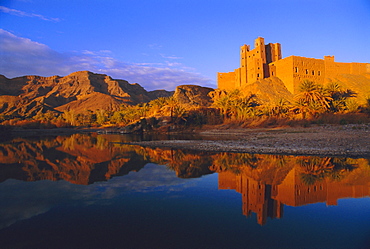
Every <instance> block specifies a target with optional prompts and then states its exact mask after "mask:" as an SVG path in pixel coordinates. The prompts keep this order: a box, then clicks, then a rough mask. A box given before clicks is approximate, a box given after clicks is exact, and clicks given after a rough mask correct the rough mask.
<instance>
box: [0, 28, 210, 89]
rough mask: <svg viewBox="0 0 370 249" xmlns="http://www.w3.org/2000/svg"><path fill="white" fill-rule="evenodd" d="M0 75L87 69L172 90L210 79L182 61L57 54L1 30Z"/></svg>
mask: <svg viewBox="0 0 370 249" xmlns="http://www.w3.org/2000/svg"><path fill="white" fill-rule="evenodd" d="M0 55H1V58H2V59H1V61H0V74H3V75H5V76H6V77H9V78H13V77H18V76H23V75H41V76H52V75H61V76H63V75H68V74H70V73H72V72H75V71H81V70H88V71H92V72H95V73H103V74H107V75H109V76H111V77H112V78H115V79H124V80H127V81H129V82H130V83H139V84H140V85H141V86H143V87H144V88H145V89H147V90H156V89H166V90H174V89H175V87H176V86H178V85H183V84H195V85H201V86H211V84H212V80H211V79H209V78H206V77H204V76H202V75H200V74H199V73H196V72H195V70H194V69H191V68H188V67H185V66H184V65H182V64H181V63H177V62H168V61H165V62H163V63H150V62H143V63H126V62H123V61H119V60H117V59H115V58H114V57H113V56H112V53H111V51H109V50H100V51H88V50H84V51H81V52H69V53H60V52H57V51H54V50H52V49H51V48H49V47H48V46H47V45H45V44H41V43H38V42H35V41H32V40H30V39H27V38H23V37H18V36H16V35H14V34H12V33H10V32H8V31H5V30H2V29H0Z"/></svg>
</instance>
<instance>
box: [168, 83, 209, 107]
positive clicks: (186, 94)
mask: <svg viewBox="0 0 370 249" xmlns="http://www.w3.org/2000/svg"><path fill="white" fill-rule="evenodd" d="M213 90H214V89H212V88H209V87H202V86H195V85H182V86H178V87H176V90H175V93H174V94H173V97H174V98H175V99H177V101H178V102H179V103H181V104H189V105H198V106H210V105H211V104H212V100H211V97H210V96H209V95H208V94H209V93H210V92H212V91H213Z"/></svg>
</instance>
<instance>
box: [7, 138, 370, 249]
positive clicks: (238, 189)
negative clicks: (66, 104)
mask: <svg viewBox="0 0 370 249" xmlns="http://www.w3.org/2000/svg"><path fill="white" fill-rule="evenodd" d="M130 139H132V138H127V137H125V136H119V135H92V136H90V135H72V136H59V137H44V138H36V137H34V138H17V139H13V140H12V141H8V142H3V143H1V144H0V200H1V202H0V242H1V246H0V247H1V248H370V247H369V245H370V236H369V235H370V226H369V222H370V212H369V208H370V198H369V193H370V166H369V160H368V159H365V158H358V159H353V158H328V157H302V156H301V157H296V156H277V155H251V154H242V153H239V154H238V153H206V152H198V153H197V152H192V151H181V150H171V149H158V148H157V149H152V148H143V147H140V146H130V145H126V144H124V143H123V142H127V141H128V140H130Z"/></svg>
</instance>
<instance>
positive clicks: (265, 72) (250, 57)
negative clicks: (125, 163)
mask: <svg viewBox="0 0 370 249" xmlns="http://www.w3.org/2000/svg"><path fill="white" fill-rule="evenodd" d="M254 46H255V48H254V49H252V50H250V46H249V45H243V46H241V47H240V68H238V69H235V71H234V72H230V73H218V88H219V89H225V90H231V89H235V88H239V87H245V85H246V84H247V83H253V82H256V81H258V80H260V79H264V78H268V77H272V76H275V77H278V78H280V79H281V80H282V81H283V82H284V83H285V85H286V87H287V89H288V90H289V91H290V92H291V93H293V94H295V93H297V92H299V86H300V84H301V83H302V81H304V80H305V79H308V80H311V81H314V82H316V83H318V84H324V83H325V80H326V78H333V77H335V76H337V75H339V74H363V73H370V64H368V63H356V62H352V63H343V62H335V61H334V56H325V57H324V59H323V60H322V59H314V58H306V57H300V56H289V57H287V58H284V59H282V53H281V45H280V44H279V43H269V44H267V45H265V41H264V38H262V37H258V38H257V39H256V40H255V44H254Z"/></svg>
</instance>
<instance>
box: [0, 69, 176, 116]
mask: <svg viewBox="0 0 370 249" xmlns="http://www.w3.org/2000/svg"><path fill="white" fill-rule="evenodd" d="M172 94H173V92H169V91H165V90H156V91H151V92H148V91H146V90H145V89H144V88H143V87H141V86H140V85H139V84H136V83H135V84H130V83H128V82H127V81H125V80H116V79H112V78H111V77H109V76H107V75H105V74H95V73H92V72H88V71H80V72H75V73H72V74H70V75H68V76H64V77H60V76H52V77H41V76H23V77H17V78H13V79H8V78H6V77H5V76H3V75H0V113H1V114H4V115H15V116H17V115H20V116H33V115H36V114H37V113H39V112H43V113H44V112H46V111H53V112H62V111H64V110H69V109H73V110H74V111H76V112H82V111H86V110H92V111H94V110H97V109H105V110H117V109H118V108H119V106H121V105H122V104H132V105H134V104H138V103H142V102H149V101H150V100H153V99H156V98H158V97H169V96H172Z"/></svg>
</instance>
